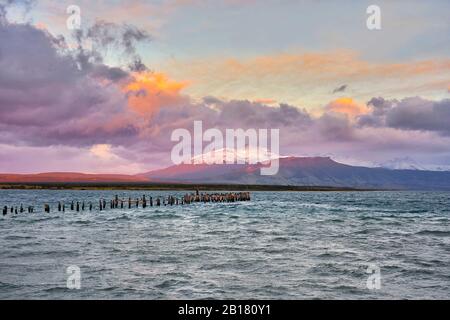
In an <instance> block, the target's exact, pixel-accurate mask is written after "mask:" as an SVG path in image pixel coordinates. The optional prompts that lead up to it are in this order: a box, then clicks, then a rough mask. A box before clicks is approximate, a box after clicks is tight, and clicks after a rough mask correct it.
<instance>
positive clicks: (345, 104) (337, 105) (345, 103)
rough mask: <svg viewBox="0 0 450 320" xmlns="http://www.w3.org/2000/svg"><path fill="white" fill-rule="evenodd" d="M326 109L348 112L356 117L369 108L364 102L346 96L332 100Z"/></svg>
mask: <svg viewBox="0 0 450 320" xmlns="http://www.w3.org/2000/svg"><path fill="white" fill-rule="evenodd" d="M325 109H326V110H328V111H332V112H337V113H342V114H346V115H348V116H351V117H355V116H357V115H360V114H364V113H367V112H368V108H367V107H366V106H365V105H364V104H360V103H357V102H356V101H355V100H353V99H352V98H348V97H344V98H338V99H336V100H333V101H331V102H330V103H329V104H328V105H327V106H326V107H325Z"/></svg>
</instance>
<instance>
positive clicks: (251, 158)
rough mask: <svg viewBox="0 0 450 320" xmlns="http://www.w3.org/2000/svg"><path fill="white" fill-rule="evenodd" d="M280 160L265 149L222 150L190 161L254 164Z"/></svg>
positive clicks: (195, 162) (199, 162) (278, 156)
mask: <svg viewBox="0 0 450 320" xmlns="http://www.w3.org/2000/svg"><path fill="white" fill-rule="evenodd" d="M279 158H282V157H281V156H280V155H279V154H276V153H273V152H270V151H269V150H268V149H266V148H246V149H239V150H236V149H229V148H222V149H218V150H212V151H210V152H207V153H203V154H200V155H197V156H195V157H193V158H192V159H191V163H192V164H232V163H237V164H256V163H258V162H262V163H263V162H267V161H269V160H273V159H279Z"/></svg>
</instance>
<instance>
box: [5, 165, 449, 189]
mask: <svg viewBox="0 0 450 320" xmlns="http://www.w3.org/2000/svg"><path fill="white" fill-rule="evenodd" d="M279 161H280V163H279V166H280V168H279V172H278V173H277V174H276V175H273V176H262V175H260V169H261V167H262V166H264V164H261V163H257V164H211V165H210V164H205V163H202V164H181V165H174V166H171V167H168V168H165V169H161V170H154V171H150V172H146V173H141V174H137V175H118V174H83V173H67V172H60V173H41V174H0V183H40V182H48V183H51V182H53V183H61V182H65V183H69V182H86V183H96V182H97V183H100V182H102V183H103V182H111V183H114V182H116V183H195V184H196V183H198V184H240V185H244V184H249V185H283V186H328V187H350V188H363V189H367V188H375V189H408V190H450V172H449V171H426V170H410V169H408V170H405V169H401V170H399V169H387V168H381V167H380V168H368V167H359V166H350V165H346V164H342V163H339V162H336V161H334V160H332V159H331V158H329V157H284V158H280V159H279Z"/></svg>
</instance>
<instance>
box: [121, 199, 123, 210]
mask: <svg viewBox="0 0 450 320" xmlns="http://www.w3.org/2000/svg"><path fill="white" fill-rule="evenodd" d="M120 208H121V209H123V200H122V199H121V200H120Z"/></svg>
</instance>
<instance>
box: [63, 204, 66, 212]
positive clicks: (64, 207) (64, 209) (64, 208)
mask: <svg viewBox="0 0 450 320" xmlns="http://www.w3.org/2000/svg"><path fill="white" fill-rule="evenodd" d="M62 211H63V212H66V204H65V203H64V202H63V204H62Z"/></svg>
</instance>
